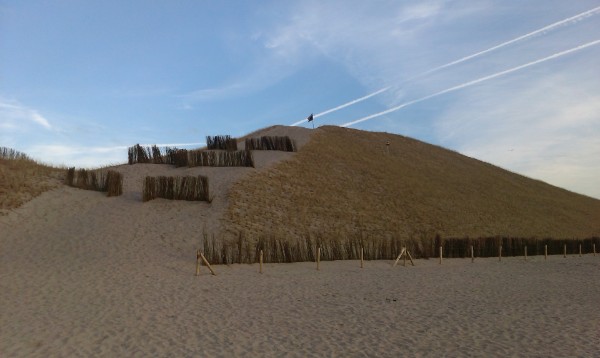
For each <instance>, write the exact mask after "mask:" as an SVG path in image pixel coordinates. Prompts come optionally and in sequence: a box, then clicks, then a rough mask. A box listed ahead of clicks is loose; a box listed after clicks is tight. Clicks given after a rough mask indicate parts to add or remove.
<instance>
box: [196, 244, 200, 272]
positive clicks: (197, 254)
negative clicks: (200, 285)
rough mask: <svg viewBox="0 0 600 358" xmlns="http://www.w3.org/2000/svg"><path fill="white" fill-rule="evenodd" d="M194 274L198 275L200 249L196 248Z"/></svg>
mask: <svg viewBox="0 0 600 358" xmlns="http://www.w3.org/2000/svg"><path fill="white" fill-rule="evenodd" d="M196 276H200V250H196Z"/></svg>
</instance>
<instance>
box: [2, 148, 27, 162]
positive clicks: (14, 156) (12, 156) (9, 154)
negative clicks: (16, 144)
mask: <svg viewBox="0 0 600 358" xmlns="http://www.w3.org/2000/svg"><path fill="white" fill-rule="evenodd" d="M0 159H9V160H31V159H30V158H29V157H28V156H27V154H25V153H21V152H19V151H18V150H15V149H12V148H7V147H0Z"/></svg>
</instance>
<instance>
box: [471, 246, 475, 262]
mask: <svg viewBox="0 0 600 358" xmlns="http://www.w3.org/2000/svg"><path fill="white" fill-rule="evenodd" d="M473 262H475V249H473V245H471V263H473Z"/></svg>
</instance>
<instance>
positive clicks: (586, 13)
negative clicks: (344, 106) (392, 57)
mask: <svg viewBox="0 0 600 358" xmlns="http://www.w3.org/2000/svg"><path fill="white" fill-rule="evenodd" d="M597 13H600V6H598V7H595V8H593V9H591V10H588V11H584V12H582V13H580V14H577V15H574V16H571V17H569V18H566V19H564V20H560V21H558V22H555V23H553V24H550V25H548V26H544V27H542V28H541V29H538V30H535V31H532V32H529V33H527V34H525V35H522V36H519V37H516V38H514V39H512V40H508V41H506V42H503V43H501V44H499V45H496V46H494V47H490V48H488V49H487V50H483V51H480V52H477V53H474V54H472V55H469V56H465V57H463V58H459V59H458V60H456V61H452V62H449V63H447V64H445V65H441V66H438V67H435V68H432V69H431V70H428V71H425V72H423V73H420V74H418V75H416V76H414V77H411V78H409V79H408V80H407V81H410V80H413V79H415V78H418V77H421V76H425V75H428V74H430V73H433V72H436V71H439V70H441V69H444V68H447V67H450V66H454V65H457V64H459V63H461V62H465V61H468V60H470V59H472V58H475V57H478V56H481V55H483V54H486V53H488V52H492V51H494V50H497V49H499V48H502V47H505V46H508V45H510V44H514V43H515V42H518V41H521V40H524V39H526V38H529V37H532V36H535V35H537V34H540V33H543V32H545V31H548V30H552V29H553V28H555V27H559V26H562V25H565V24H568V23H573V22H577V21H579V20H582V19H584V18H586V17H589V16H593V15H595V14H597Z"/></svg>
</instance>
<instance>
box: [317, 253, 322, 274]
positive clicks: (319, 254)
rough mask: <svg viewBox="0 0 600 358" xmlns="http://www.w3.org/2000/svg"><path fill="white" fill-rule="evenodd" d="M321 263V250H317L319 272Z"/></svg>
mask: <svg viewBox="0 0 600 358" xmlns="http://www.w3.org/2000/svg"><path fill="white" fill-rule="evenodd" d="M320 263H321V248H320V247H319V248H317V271H319V264H320Z"/></svg>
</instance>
